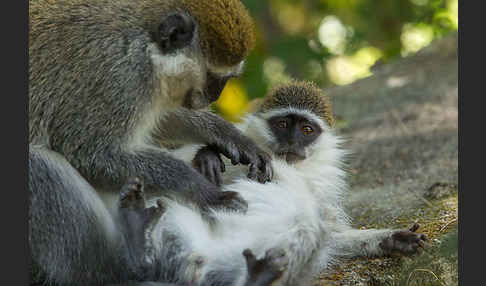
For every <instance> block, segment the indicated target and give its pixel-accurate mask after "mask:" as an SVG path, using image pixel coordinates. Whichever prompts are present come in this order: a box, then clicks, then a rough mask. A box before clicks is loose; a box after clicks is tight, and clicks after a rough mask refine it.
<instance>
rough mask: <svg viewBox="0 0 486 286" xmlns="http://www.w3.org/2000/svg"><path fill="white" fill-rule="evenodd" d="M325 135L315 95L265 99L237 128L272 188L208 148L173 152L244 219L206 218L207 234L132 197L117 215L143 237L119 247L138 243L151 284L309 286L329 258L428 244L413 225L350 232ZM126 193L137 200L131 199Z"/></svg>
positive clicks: (170, 207) (325, 103) (297, 87)
mask: <svg viewBox="0 0 486 286" xmlns="http://www.w3.org/2000/svg"><path fill="white" fill-rule="evenodd" d="M333 126H334V117H333V114H332V109H331V104H330V102H329V99H328V98H327V97H325V96H324V95H323V92H322V90H320V89H319V88H318V87H317V86H315V85H314V84H311V83H307V82H291V83H289V84H285V85H282V86H279V87H277V88H276V89H274V90H273V91H271V92H270V94H269V95H268V96H267V97H266V98H265V100H264V102H263V103H262V105H261V107H260V109H259V110H258V111H257V112H255V113H253V114H249V115H247V116H246V118H245V119H244V121H243V122H242V123H241V124H238V128H239V129H240V130H241V131H242V132H243V133H244V134H245V135H246V136H248V137H250V138H252V139H253V140H254V141H255V142H256V143H257V144H258V145H259V147H260V148H262V149H263V150H265V151H266V152H268V153H269V154H271V155H272V157H273V160H272V167H273V170H274V179H273V181H272V182H270V183H267V184H265V185H262V184H259V183H256V182H254V181H253V180H250V179H248V178H246V172H245V170H244V169H241V168H239V167H238V166H231V164H227V166H226V167H224V166H225V164H224V162H223V161H222V160H221V158H220V157H219V155H218V153H217V152H213V151H212V150H211V149H210V148H203V149H200V150H198V149H197V148H198V146H193V148H192V154H191V150H189V148H185V149H183V150H178V152H179V154H181V155H182V154H183V155H185V158H186V160H188V158H191V157H192V158H194V159H193V162H194V165H195V166H197V167H198V168H199V170H201V172H202V173H203V174H205V175H206V176H207V177H208V178H209V179H210V180H211V181H213V182H214V183H216V184H222V185H223V189H224V190H225V191H233V192H237V193H238V194H240V195H241V196H242V197H243V198H244V199H245V200H246V201H247V202H248V211H247V213H246V214H243V213H236V212H232V211H228V210H214V211H213V215H214V217H215V218H217V219H216V220H215V221H216V222H217V223H213V224H212V223H208V222H207V221H204V220H203V219H202V218H201V215H200V214H199V213H197V212H196V211H195V210H194V209H193V208H191V207H188V206H187V205H182V204H179V203H177V202H174V201H169V200H164V201H161V200H159V201H158V202H157V206H155V207H152V208H149V209H146V208H145V203H144V201H143V192H142V191H141V188H134V189H133V191H129V192H128V193H123V194H122V196H121V199H122V202H127V203H126V204H125V203H123V204H122V205H121V208H122V210H121V211H122V212H123V211H125V210H124V209H127V206H129V207H133V208H134V209H136V211H135V213H137V212H138V213H139V214H140V215H139V216H140V217H141V218H143V221H144V224H142V225H147V227H146V229H145V230H143V231H142V232H140V230H136V231H135V232H138V233H139V235H140V234H141V233H143V238H142V239H141V240H130V239H128V240H129V241H133V242H135V241H143V242H144V243H140V242H137V243H135V246H138V247H140V246H143V249H142V250H141V251H134V252H137V253H139V257H140V261H160V262H158V263H150V264H149V269H151V271H152V272H153V273H158V274H157V275H154V276H151V277H152V278H153V279H154V280H156V281H164V282H171V283H182V284H184V285H186V284H189V285H259V286H264V285H308V284H309V283H310V281H311V280H312V279H313V277H315V275H316V274H317V273H318V272H319V271H321V270H323V269H326V268H327V267H328V266H329V265H330V264H331V263H333V262H335V261H336V258H338V257H352V256H368V257H371V256H380V255H388V254H391V253H394V252H397V253H400V254H413V253H416V252H418V250H419V248H421V247H423V246H424V242H425V241H426V240H427V238H426V236H425V235H424V234H419V233H416V232H415V231H416V230H417V229H418V225H417V224H415V225H413V226H412V227H411V228H410V229H408V230H392V229H368V230H358V229H353V228H352V227H351V226H350V223H349V219H348V216H347V215H346V213H345V211H344V208H343V197H344V196H343V194H344V192H345V190H346V188H347V186H346V183H345V175H346V172H345V171H344V169H343V167H344V164H343V158H344V156H345V155H346V151H345V150H343V149H342V147H341V142H342V140H341V139H340V138H339V136H338V135H336V134H335V131H334V130H333ZM194 153H196V154H195V155H194ZM132 193H137V194H140V195H139V196H138V199H137V196H133V195H131V194H132ZM127 198H128V201H127ZM140 202H142V203H140ZM162 213H163V214H162ZM146 214H148V216H149V217H153V219H148V220H147V219H146V218H144V217H146V216H147V215H146ZM129 217H131V218H133V217H134V216H133V215H130V216H129ZM135 217H136V216H135ZM138 220H139V219H138ZM136 221H137V219H132V221H130V222H129V223H127V224H126V225H127V227H128V229H130V227H131V226H135V225H140V224H139V223H138V224H137V223H135V222H136ZM146 221H150V223H145V222H146ZM162 246H163V247H162ZM135 248H136V247H135ZM154 265H157V266H156V267H154Z"/></svg>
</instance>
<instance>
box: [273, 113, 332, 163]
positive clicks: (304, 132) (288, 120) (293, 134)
mask: <svg viewBox="0 0 486 286" xmlns="http://www.w3.org/2000/svg"><path fill="white" fill-rule="evenodd" d="M267 124H268V126H269V128H270V130H271V132H272V134H273V136H274V138H275V140H274V142H272V143H273V144H272V147H271V148H272V149H273V151H274V153H275V154H276V155H277V156H278V157H281V158H282V159H284V160H286V161H287V162H288V163H291V164H292V163H297V162H299V161H302V160H305V159H306V158H307V156H308V154H307V153H308V152H306V150H307V149H308V147H309V146H310V145H311V144H312V143H314V142H315V141H316V140H317V138H319V136H320V135H321V133H322V132H323V129H322V128H321V126H320V124H319V123H317V122H315V121H314V120H312V119H311V118H309V117H307V116H305V115H302V114H298V113H288V114H285V115H276V116H272V117H270V118H269V119H267Z"/></svg>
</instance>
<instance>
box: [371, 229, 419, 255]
mask: <svg viewBox="0 0 486 286" xmlns="http://www.w3.org/2000/svg"><path fill="white" fill-rule="evenodd" d="M419 227H420V225H419V224H418V223H414V224H413V225H412V226H411V227H410V228H409V229H408V230H397V231H395V232H393V233H392V235H391V236H390V237H387V238H385V239H384V240H383V241H382V242H380V244H379V246H380V247H381V249H383V251H384V252H385V253H386V254H392V253H394V252H398V253H400V254H405V255H411V254H415V253H417V252H418V251H419V248H424V247H425V243H424V242H425V241H427V240H428V238H427V236H426V235H425V234H423V233H416V232H415V231H416V230H417V229H418V228H419Z"/></svg>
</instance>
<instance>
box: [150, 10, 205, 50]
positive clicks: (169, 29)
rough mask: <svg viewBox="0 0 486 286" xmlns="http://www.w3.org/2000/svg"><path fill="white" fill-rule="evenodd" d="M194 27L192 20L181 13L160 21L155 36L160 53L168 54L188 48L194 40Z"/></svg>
mask: <svg viewBox="0 0 486 286" xmlns="http://www.w3.org/2000/svg"><path fill="white" fill-rule="evenodd" d="M195 27H196V23H195V22H194V19H192V17H190V16H189V15H185V14H183V13H174V14H171V15H169V16H166V17H165V18H164V19H162V21H161V23H160V25H159V28H158V31H157V35H156V36H157V41H158V43H159V46H160V49H161V50H162V53H164V54H168V53H171V52H174V51H175V50H178V49H182V48H184V47H185V46H188V45H189V44H190V43H191V42H192V39H193V38H194V31H195Z"/></svg>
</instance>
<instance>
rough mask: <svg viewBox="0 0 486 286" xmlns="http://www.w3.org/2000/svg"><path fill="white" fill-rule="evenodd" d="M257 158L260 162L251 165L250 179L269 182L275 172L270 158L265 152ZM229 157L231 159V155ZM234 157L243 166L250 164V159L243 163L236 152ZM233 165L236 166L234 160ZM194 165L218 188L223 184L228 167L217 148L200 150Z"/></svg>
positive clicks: (193, 162)
mask: <svg viewBox="0 0 486 286" xmlns="http://www.w3.org/2000/svg"><path fill="white" fill-rule="evenodd" d="M225 156H226V155H225ZM257 156H258V162H257V163H256V164H255V163H249V164H250V170H249V173H248V178H250V179H252V180H256V181H258V182H260V183H266V182H269V181H270V180H271V179H272V177H273V170H272V168H271V166H270V156H269V155H268V154H266V153H264V152H262V153H260V154H258V155H257ZM227 157H229V158H230V155H228V156H227ZM234 157H237V158H238V159H239V160H240V162H242V164H248V161H249V159H246V158H244V159H243V161H241V159H240V158H241V157H240V154H239V153H237V152H236V153H235V155H234ZM232 163H233V164H236V163H235V161H233V160H232ZM192 165H193V167H194V168H195V169H196V170H198V171H199V172H200V173H201V174H202V175H203V176H205V177H206V178H207V179H208V180H209V181H211V182H212V183H213V184H215V185H216V186H218V187H219V186H221V184H222V183H223V178H222V175H221V173H224V172H225V171H226V167H225V164H224V162H223V160H222V159H221V155H220V153H219V152H218V151H217V150H216V148H215V147H213V146H205V147H203V148H201V149H199V151H198V152H197V153H196V155H195V156H194V159H193V160H192Z"/></svg>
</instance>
